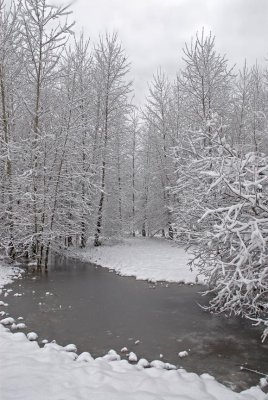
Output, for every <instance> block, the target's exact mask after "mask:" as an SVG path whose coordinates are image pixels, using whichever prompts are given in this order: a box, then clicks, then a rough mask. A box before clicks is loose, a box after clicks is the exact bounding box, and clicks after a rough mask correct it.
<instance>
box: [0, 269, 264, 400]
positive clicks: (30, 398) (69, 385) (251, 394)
mask: <svg viewBox="0 0 268 400" xmlns="http://www.w3.org/2000/svg"><path fill="white" fill-rule="evenodd" d="M19 275H20V272H19V270H18V269H16V268H15V269H9V267H4V266H2V265H1V263H0V286H1V285H2V286H4V285H5V284H6V283H7V282H10V280H11V279H12V277H13V278H14V277H15V276H19ZM5 293H6V291H5ZM1 297H2V296H1ZM1 297H0V300H2V299H1ZM0 304H1V305H0V309H5V311H6V310H8V307H6V306H5V303H4V302H3V301H2V303H0ZM5 317H6V316H5ZM8 318H10V321H9V323H8V324H7V325H4V324H0V399H1V400H36V399H38V400H48V399H49V400H89V399H92V400H172V399H174V400H175V399H176V400H267V399H268V396H267V395H266V394H265V393H263V392H262V390H261V389H260V387H252V388H250V389H248V390H246V391H243V392H241V393H235V392H233V391H231V390H230V389H228V388H226V387H225V386H223V385H221V384H220V383H218V382H217V381H216V380H215V379H214V378H212V377H211V376H209V375H207V374H204V375H201V376H198V375H196V374H194V373H188V372H186V371H185V370H182V369H180V370H174V369H171V368H172V366H170V365H167V364H165V363H163V362H161V361H153V362H152V363H151V365H153V367H152V368H144V367H145V366H147V365H148V363H147V362H146V360H144V359H142V360H139V361H138V363H136V359H135V364H130V363H128V362H127V361H126V360H121V359H120V355H118V354H117V353H116V352H115V351H113V350H111V351H110V352H109V353H108V354H107V355H105V356H104V357H99V358H96V359H93V358H92V357H91V355H90V354H89V353H82V354H80V355H79V356H77V355H76V353H75V351H76V346H75V345H73V344H70V345H68V346H65V347H62V346H59V345H57V344H56V343H47V344H45V346H44V347H43V348H41V347H40V346H39V345H38V343H37V342H36V341H35V339H36V338H37V335H35V334H34V332H31V334H30V335H28V338H27V336H26V335H25V334H24V333H22V332H16V333H12V332H11V331H10V329H9V328H8V326H10V324H13V323H16V322H18V321H15V320H13V319H12V316H8ZM3 319H6V318H3ZM18 320H21V317H20V318H18ZM43 342H44V341H43ZM123 350H124V349H122V351H123ZM130 356H132V357H131V359H133V361H134V357H133V354H132V355H130ZM167 368H170V369H171V370H167Z"/></svg>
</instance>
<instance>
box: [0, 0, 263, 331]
mask: <svg viewBox="0 0 268 400" xmlns="http://www.w3.org/2000/svg"><path fill="white" fill-rule="evenodd" d="M73 26H74V23H73V22H72V14H71V9H70V8H69V6H51V5H49V4H48V3H47V1H46V0H23V1H14V2H12V4H11V5H10V4H9V2H8V4H6V2H5V1H4V0H0V92H1V96H0V198H1V200H0V249H1V251H2V252H4V253H5V254H6V255H7V256H8V257H10V258H12V259H17V258H21V257H25V258H28V259H31V260H35V261H36V263H37V265H38V266H39V267H42V266H44V267H46V266H47V264H48V261H49V256H50V254H51V253H53V252H60V251H61V250H63V249H66V248H68V247H70V246H77V247H82V248H83V247H85V246H86V245H87V244H88V243H94V245H95V246H100V245H101V244H102V242H103V240H104V238H116V239H120V238H122V237H125V236H135V235H136V236H137V235H140V236H144V237H147V236H155V235H161V236H163V237H166V239H167V240H173V241H174V242H178V243H183V244H186V245H187V246H191V248H192V249H193V252H194V257H193V260H192V267H195V266H197V267H198V268H199V270H200V271H201V272H202V273H204V274H205V276H206V277H207V281H208V285H209V289H208V291H209V292H212V293H213V294H214V297H213V299H212V300H211V302H210V305H209V307H208V308H209V309H213V310H216V311H220V312H226V313H229V312H232V313H234V314H237V315H242V316H246V317H247V318H250V319H251V320H252V321H254V322H255V323H256V324H263V326H264V335H263V338H265V337H266V336H267V335H268V320H267V309H268V299H267V296H268V263H267V261H268V250H267V242H268V135H267V132H268V130H267V127H268V102H267V100H268V69H267V66H266V65H265V64H264V65H258V63H257V62H256V64H255V65H253V66H249V65H248V64H247V62H246V61H245V63H244V66H243V67H242V68H241V69H240V70H239V68H238V67H236V66H233V65H232V63H231V62H230V61H229V60H228V59H227V58H226V56H225V55H222V54H219V53H218V52H217V48H216V40H215V37H214V36H213V34H212V33H211V34H206V33H205V31H204V30H202V31H201V32H197V33H196V34H195V33H193V37H192V39H191V38H189V41H188V42H187V43H186V44H185V46H184V48H183V49H182V50H181V57H182V59H183V64H182V65H183V67H182V68H180V69H179V68H178V71H177V75H176V79H175V80H174V79H173V80H170V79H169V77H168V76H167V75H166V74H165V72H164V71H162V70H161V69H160V68H159V69H158V70H157V71H156V72H154V71H152V76H153V77H152V80H151V82H149V88H148V94H147V97H146V100H145V102H144V104H142V105H139V106H137V105H136V104H135V94H134V91H133V83H132V82H131V79H130V77H129V76H130V70H131V63H130V60H129V58H128V55H127V54H126V53H125V51H124V49H123V47H122V45H121V42H120V38H119V37H118V35H117V34H116V33H107V34H104V35H103V36H100V37H99V40H98V41H97V42H95V43H92V41H91V40H90V38H87V37H86V36H85V35H84V34H81V35H78V36H77V35H75V34H74V33H73ZM175 50H176V51H178V50H179V49H174V51H175ZM264 56H265V55H264ZM179 61H180V60H179V59H178V65H179ZM153 73H154V75H153Z"/></svg>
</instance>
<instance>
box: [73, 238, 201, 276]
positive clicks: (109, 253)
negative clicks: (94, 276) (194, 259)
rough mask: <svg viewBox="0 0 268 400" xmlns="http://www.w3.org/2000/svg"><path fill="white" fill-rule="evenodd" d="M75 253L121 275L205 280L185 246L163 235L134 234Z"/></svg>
mask: <svg viewBox="0 0 268 400" xmlns="http://www.w3.org/2000/svg"><path fill="white" fill-rule="evenodd" d="M74 255H75V256H76V257H78V258H79V259H81V260H83V261H90V262H93V263H96V264H98V265H101V266H102V267H106V268H109V269H111V270H114V271H116V272H117V273H118V274H120V275H122V276H135V277H136V278H137V279H142V280H149V281H152V282H157V281H166V282H182V283H197V282H198V283H203V281H204V279H203V277H202V276H198V275H197V271H196V270H195V271H191V270H190V268H189V265H187V263H188V262H189V260H190V255H189V254H187V253H186V251H185V250H184V248H182V247H178V246H176V245H174V244H173V243H172V242H170V241H168V240H164V239H157V238H155V239H151V238H146V239H145V238H133V239H125V240H124V241H123V242H122V243H119V244H115V245H112V246H109V245H104V246H100V247H93V246H92V247H88V248H87V249H85V250H84V249H83V250H76V251H75V253H74Z"/></svg>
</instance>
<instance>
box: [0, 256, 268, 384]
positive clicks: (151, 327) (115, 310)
mask: <svg viewBox="0 0 268 400" xmlns="http://www.w3.org/2000/svg"><path fill="white" fill-rule="evenodd" d="M8 288H9V287H7V289H8ZM10 288H12V289H13V292H11V293H10V295H9V296H8V297H7V298H5V301H7V302H8V303H9V307H8V312H9V313H10V315H11V316H12V317H14V318H17V317H19V316H23V317H24V322H25V323H26V325H27V329H26V330H25V332H29V331H35V332H37V333H38V335H39V340H40V341H41V340H42V339H48V340H49V341H51V340H53V339H55V340H56V341H57V342H58V343H59V344H61V345H66V344H69V343H75V344H76V345H77V347H78V351H79V352H82V351H89V352H90V353H91V354H92V355H93V356H100V355H104V354H106V353H107V351H108V350H110V349H115V350H116V351H118V352H120V349H121V348H122V347H125V346H126V347H127V348H128V349H129V351H134V352H135V353H136V354H137V355H138V357H145V358H147V359H148V360H149V361H151V360H154V359H160V354H162V355H163V358H162V360H163V361H165V362H170V363H173V364H175V365H177V366H182V367H183V368H185V369H186V370H188V371H191V372H197V373H199V374H200V373H204V372H207V373H209V374H212V375H213V376H215V377H216V378H217V379H218V380H219V381H221V382H223V383H225V384H227V385H228V386H231V387H232V388H233V389H236V390H241V389H245V388H247V387H249V386H251V385H254V384H257V383H258V382H259V378H260V376H258V375H256V374H253V373H249V372H245V371H240V365H241V364H245V363H247V364H248V367H249V368H252V369H257V370H259V371H262V372H265V373H268V343H267V344H262V343H261V339H260V335H261V331H260V329H259V328H256V327H252V326H251V325H250V323H249V322H248V321H246V320H241V319H235V318H225V317H223V316H221V317H220V316H216V315H213V314H210V313H206V312H204V311H203V310H202V309H201V308H200V307H199V306H198V303H200V304H205V303H206V301H207V298H205V297H202V296H201V295H200V294H199V292H200V290H202V287H200V286H188V285H178V284H168V285H167V284H166V283H161V284H160V283H159V284H157V285H153V284H150V283H147V282H144V281H136V280H135V279H134V278H126V277H120V276H118V275H116V274H115V273H111V272H109V271H108V270H107V269H103V268H100V267H96V266H94V265H92V264H86V263H81V262H79V261H76V260H70V259H68V260H66V259H58V260H57V261H56V262H55V263H54V265H53V266H52V267H51V269H50V271H49V272H48V273H47V274H45V273H42V274H40V273H39V274H38V273H36V272H32V271H30V270H29V271H28V273H26V274H25V275H24V278H23V279H22V280H18V281H16V282H14V283H13V284H12V285H11V286H10ZM16 292H18V293H23V296H22V297H14V296H13V294H14V293H16ZM46 292H51V293H53V295H47V294H46ZM1 299H3V296H1ZM40 303H41V304H40ZM136 340H140V343H139V344H136V345H135V341H136ZM188 349H190V352H189V356H188V357H185V358H183V359H180V358H179V357H178V352H180V351H183V350H187V351H188Z"/></svg>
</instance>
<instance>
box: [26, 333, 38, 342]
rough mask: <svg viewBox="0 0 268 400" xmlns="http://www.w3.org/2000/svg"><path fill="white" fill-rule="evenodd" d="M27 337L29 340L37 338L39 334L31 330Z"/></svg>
mask: <svg viewBox="0 0 268 400" xmlns="http://www.w3.org/2000/svg"><path fill="white" fill-rule="evenodd" d="M27 339H28V340H37V339H38V335H37V333H35V332H29V333H27Z"/></svg>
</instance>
